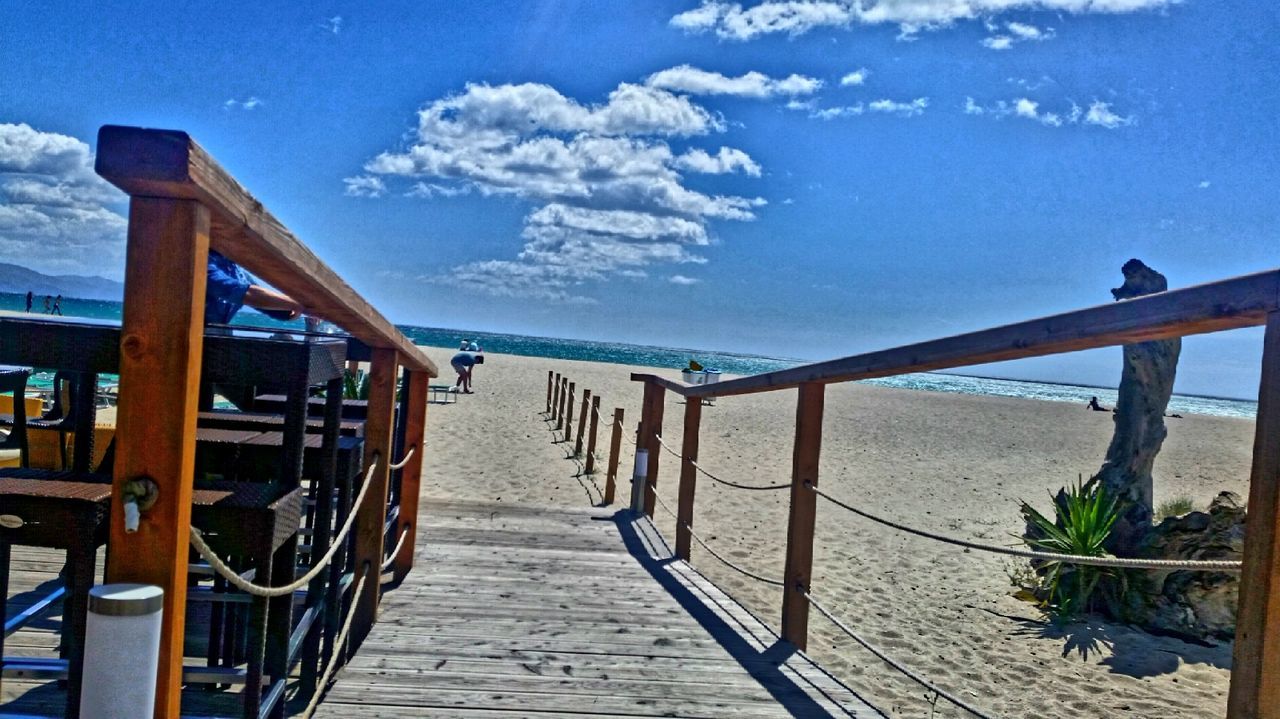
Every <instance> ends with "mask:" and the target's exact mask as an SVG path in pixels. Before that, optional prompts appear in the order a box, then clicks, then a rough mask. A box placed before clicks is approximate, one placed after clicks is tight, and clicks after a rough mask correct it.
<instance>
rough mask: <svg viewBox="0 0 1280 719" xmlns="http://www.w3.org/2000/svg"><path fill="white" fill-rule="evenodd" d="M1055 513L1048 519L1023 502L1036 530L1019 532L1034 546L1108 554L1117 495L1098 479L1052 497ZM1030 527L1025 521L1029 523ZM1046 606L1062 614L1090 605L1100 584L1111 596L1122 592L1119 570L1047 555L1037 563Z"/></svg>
mask: <svg viewBox="0 0 1280 719" xmlns="http://www.w3.org/2000/svg"><path fill="white" fill-rule="evenodd" d="M1053 506H1054V514H1055V517H1054V519H1049V518H1048V517H1046V516H1044V515H1043V514H1041V513H1040V512H1038V511H1036V510H1035V508H1033V507H1032V506H1031V505H1029V504H1027V503H1026V502H1023V503H1022V514H1023V516H1025V517H1026V518H1027V520H1028V521H1029V522H1030V523H1031V524H1032V525H1033V527H1034V529H1035V530H1036V531H1035V532H1031V533H1030V534H1037V533H1038V534H1039V535H1040V536H1038V537H1037V536H1026V537H1023V541H1025V542H1026V543H1027V544H1028V545H1030V546H1031V547H1032V548H1033V549H1038V550H1042V551H1045V552H1052V553H1055V554H1074V555H1077V556H1082V557H1104V556H1108V554H1107V551H1106V549H1105V548H1104V545H1105V544H1106V541H1107V538H1108V537H1109V536H1110V535H1111V528H1112V526H1113V525H1114V524H1115V523H1116V519H1117V518H1119V516H1120V507H1119V503H1118V502H1117V500H1116V499H1113V498H1111V497H1109V496H1107V493H1106V490H1104V489H1103V487H1102V485H1101V483H1087V484H1086V483H1084V482H1083V481H1077V483H1076V484H1075V485H1072V486H1069V487H1067V488H1066V490H1065V491H1064V492H1063V493H1062V495H1061V496H1060V498H1055V499H1054V502H1053ZM1031 528H1032V527H1028V529H1031ZM1040 569H1041V571H1042V572H1043V574H1042V583H1041V587H1042V589H1043V590H1044V594H1045V596H1044V604H1045V606H1047V607H1049V608H1051V609H1052V610H1054V612H1055V613H1056V614H1057V615H1058V616H1059V617H1062V618H1070V617H1073V616H1075V615H1077V614H1079V613H1081V612H1088V611H1092V610H1093V609H1094V605H1095V600H1096V596H1095V595H1096V594H1097V593H1098V590H1099V587H1100V586H1103V587H1104V588H1105V589H1106V590H1107V591H1106V593H1107V594H1110V595H1115V598H1118V597H1119V596H1122V595H1123V594H1124V590H1125V586H1126V580H1125V577H1124V574H1123V573H1122V572H1118V571H1115V570H1112V569H1109V568H1104V567H1091V566H1085V565H1080V564H1072V563H1071V562H1069V561H1048V562H1045V563H1044V564H1043V565H1041V568H1040Z"/></svg>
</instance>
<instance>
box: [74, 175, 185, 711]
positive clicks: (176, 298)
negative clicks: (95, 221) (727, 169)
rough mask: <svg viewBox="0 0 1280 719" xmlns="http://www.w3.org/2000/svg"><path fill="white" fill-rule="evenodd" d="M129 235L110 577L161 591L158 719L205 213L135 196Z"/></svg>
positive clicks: (178, 554) (174, 688)
mask: <svg viewBox="0 0 1280 719" xmlns="http://www.w3.org/2000/svg"><path fill="white" fill-rule="evenodd" d="M128 237H129V239H128V249H127V251H126V259H125V281H124V282H125V298H124V318H123V322H122V324H121V331H120V405H119V409H118V414H117V415H116V428H117V429H116V459H115V471H114V475H115V479H114V481H113V485H114V487H113V492H114V498H113V501H112V502H111V529H110V544H109V545H108V547H109V550H108V551H109V559H108V562H107V568H108V571H107V581H108V582H138V583H142V584H154V585H156V586H158V587H160V588H161V589H163V590H164V619H163V622H162V627H161V634H160V671H159V674H158V676H157V678H156V702H155V717H156V718H157V719H177V717H178V715H179V709H180V705H181V693H182V638H183V631H184V621H185V617H186V604H187V561H188V557H189V555H190V548H189V544H188V541H189V536H190V527H191V489H192V481H193V477H192V475H193V473H194V468H195V439H196V411H197V405H198V401H199V385H200V359H201V352H202V351H203V348H204V297H205V281H206V277H207V273H208V256H209V211H208V209H206V208H205V207H203V206H202V205H200V204H199V203H197V202H194V201H191V200H165V199H156V198H146V197H135V198H133V199H132V200H131V201H130V203H129V232H128ZM142 478H149V479H151V480H152V481H153V482H155V484H156V485H157V487H158V488H159V496H158V499H157V500H156V503H155V505H154V506H152V507H151V508H150V509H149V510H147V511H146V512H143V513H142V523H141V525H140V526H139V527H138V531H137V532H126V531H125V527H124V497H125V493H124V489H125V485H126V484H127V483H128V482H129V481H130V480H134V479H142ZM73 660H74V658H73ZM122 669H123V668H122ZM68 701H70V702H78V701H79V697H68Z"/></svg>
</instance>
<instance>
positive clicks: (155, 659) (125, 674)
mask: <svg viewBox="0 0 1280 719" xmlns="http://www.w3.org/2000/svg"><path fill="white" fill-rule="evenodd" d="M163 610H164V590H163V589H161V588H160V587H156V586H152V585H150V584H104V585H102V586H98V587H94V588H93V589H90V590H89V621H88V626H87V629H86V631H85V642H84V644H85V645H84V682H83V685H82V686H83V689H82V691H81V694H80V716H81V717H82V718H83V719H138V717H149V716H151V715H152V713H153V711H154V709H155V698H156V673H157V670H158V669H159V664H160V618H161V617H162V616H163V615H164V611H163Z"/></svg>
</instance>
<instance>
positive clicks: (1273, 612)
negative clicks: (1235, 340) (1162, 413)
mask: <svg viewBox="0 0 1280 719" xmlns="http://www.w3.org/2000/svg"><path fill="white" fill-rule="evenodd" d="M1248 507H1249V521H1248V523H1247V524H1245V533H1244V571H1243V573H1242V574H1241V577H1240V604H1239V610H1238V611H1237V612H1236V641H1235V649H1234V655H1233V661H1232V669H1231V692H1230V695H1229V697H1228V700H1227V716H1228V717H1229V718H1230V719H1246V717H1247V718H1248V719H1277V717H1280V312H1272V313H1270V314H1269V315H1267V333H1266V337H1265V339H1264V340H1263V348H1262V383H1261V387H1260V389H1259V390H1258V418H1257V423H1256V428H1255V430H1254V439H1253V471H1252V472H1251V473H1250V475H1249V505H1248Z"/></svg>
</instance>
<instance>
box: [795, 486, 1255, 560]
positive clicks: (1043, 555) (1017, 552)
mask: <svg viewBox="0 0 1280 719" xmlns="http://www.w3.org/2000/svg"><path fill="white" fill-rule="evenodd" d="M805 487H807V488H809V489H810V490H812V491H813V492H814V493H815V494H817V495H818V496H819V497H822V498H823V499H825V500H827V501H828V502H831V503H832V504H834V505H836V506H837V507H840V508H842V509H846V510H848V511H850V512H853V513H854V514H856V515H858V516H860V517H863V518H865V519H869V520H871V521H872V522H876V523H877V524H883V525H884V526H886V527H892V528H893V529H896V530H898V531H900V532H906V533H908V534H914V535H916V536H917V537H923V538H925V539H932V540H934V541H936V542H943V543H945V544H952V545H955V546H957V547H965V548H967V549H976V550H978V551H980V552H991V553H994V554H1004V555H1007V556H1011V557H1023V558H1026V559H1038V560H1043V561H1047V562H1061V563H1063V564H1080V565H1086V566H1090V567H1112V568H1117V569H1165V570H1172V571H1200V572H1238V571H1240V569H1241V566H1242V562H1238V561H1230V560H1191V559H1185V560H1184V559H1131V558H1125V557H1088V556H1083V555H1079V554H1058V553H1054V552H1037V551H1034V550H1030V549H1018V548H1016V547H1001V546H998V545H994V544H982V543H980V542H971V541H968V540H965V539H957V538H955V537H948V536H946V535H943V534H937V533H934V532H930V531H927V530H923V529H916V528H915V527H908V526H907V525H905V524H899V523H898V522H894V521H892V520H889V519H885V518H883V517H878V516H876V515H874V514H871V513H870V512H867V511H866V510H863V509H858V508H857V507H854V506H853V505H850V504H847V503H845V502H842V501H840V500H838V499H836V498H835V497H832V496H831V495H829V494H827V493H826V492H823V491H822V490H820V489H818V488H817V487H815V486H813V484H812V483H811V482H805Z"/></svg>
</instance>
